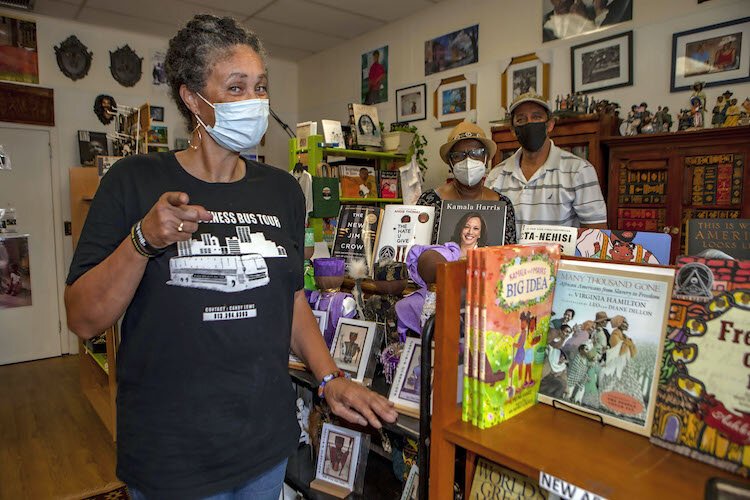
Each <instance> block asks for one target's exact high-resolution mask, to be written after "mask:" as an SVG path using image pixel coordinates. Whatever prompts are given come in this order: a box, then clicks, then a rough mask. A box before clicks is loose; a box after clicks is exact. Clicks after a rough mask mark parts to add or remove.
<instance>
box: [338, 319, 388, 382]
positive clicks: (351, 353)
mask: <svg viewBox="0 0 750 500" xmlns="http://www.w3.org/2000/svg"><path fill="white" fill-rule="evenodd" d="M376 334H377V323H375V322H374V321H363V320H359V319H350V318H341V319H339V323H338V325H336V333H335V334H334V336H333V342H332V343H331V356H332V357H333V360H334V361H335V362H336V366H338V367H339V368H340V369H341V370H343V371H345V372H346V373H348V374H349V375H350V376H351V378H352V380H354V381H355V382H359V383H360V384H362V383H364V381H365V377H366V376H367V372H368V368H369V365H370V360H371V358H372V346H373V344H374V341H375V336H376Z"/></svg>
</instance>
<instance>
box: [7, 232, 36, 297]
mask: <svg viewBox="0 0 750 500" xmlns="http://www.w3.org/2000/svg"><path fill="white" fill-rule="evenodd" d="M0 263H2V264H1V265H2V267H0V311H1V310H3V309H10V308H14V307H25V306H30V305H31V264H30V261H29V235H28V234H19V235H13V236H9V235H7V234H4V235H3V234H0Z"/></svg>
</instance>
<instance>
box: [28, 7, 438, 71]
mask: <svg viewBox="0 0 750 500" xmlns="http://www.w3.org/2000/svg"><path fill="white" fill-rule="evenodd" d="M440 1H441V0H156V1H155V0H125V1H123V0H36V1H35V2H34V8H33V11H34V12H36V13H39V14H44V15H47V16H52V17H56V18H62V19H71V20H75V21H80V22H83V23H86V24H92V25H95V26H106V27H110V28H118V29H122V30H127V31H134V32H137V33H145V34H148V35H156V36H161V37H164V38H169V37H171V36H172V35H173V34H174V33H175V32H176V31H177V29H178V28H179V27H180V26H182V25H183V24H184V23H185V22H186V21H187V20H188V19H190V18H191V17H192V16H194V15H195V14H199V13H210V14H215V15H217V16H230V17H234V18H235V19H238V20H239V21H240V22H241V23H243V24H244V25H245V26H247V27H248V28H250V29H252V30H254V31H255V32H256V33H258V35H259V36H260V38H261V40H263V42H264V43H265V44H266V48H267V49H268V52H269V53H270V55H271V56H272V57H277V58H280V59H287V60H292V61H296V60H299V59H302V58H305V57H307V56H309V55H312V54H314V53H316V52H320V51H322V50H325V49H327V48H329V47H333V46H336V45H339V44H341V43H343V42H345V41H347V40H350V39H352V38H355V37H358V36H360V35H362V34H364V33H367V32H368V31H372V30H374V29H377V28H379V27H381V26H384V25H386V24H388V23H391V22H393V21H396V20H398V19H401V18H404V17H406V16H408V15H410V14H413V13H415V12H417V11H420V10H422V9H426V8H428V7H430V6H431V5H434V4H435V3H438V2H440Z"/></svg>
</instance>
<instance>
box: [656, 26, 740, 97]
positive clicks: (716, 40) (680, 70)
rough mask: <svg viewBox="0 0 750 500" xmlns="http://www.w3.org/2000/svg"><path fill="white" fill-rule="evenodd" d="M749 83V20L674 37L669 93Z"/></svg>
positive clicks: (686, 32) (699, 29)
mask: <svg viewBox="0 0 750 500" xmlns="http://www.w3.org/2000/svg"><path fill="white" fill-rule="evenodd" d="M696 81H702V82H705V86H706V87H716V86H718V85H728V84H734V83H742V82H747V81H750V17H745V18H742V19H737V20H736V21H727V22H725V23H719V24H713V25H711V26H705V27H703V28H697V29H693V30H689V31H682V32H680V33H675V34H674V35H672V77H671V82H670V92H678V91H681V90H690V88H691V87H692V85H693V83H694V82H696Z"/></svg>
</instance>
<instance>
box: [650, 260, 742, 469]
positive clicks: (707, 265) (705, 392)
mask: <svg viewBox="0 0 750 500" xmlns="http://www.w3.org/2000/svg"><path fill="white" fill-rule="evenodd" d="M677 267H678V271H677V277H676V279H675V288H674V293H673V296H672V303H671V308H670V313H669V321H668V327H667V336H666V340H665V346H664V352H663V354H662V367H661V375H660V377H659V391H658V393H657V395H656V410H655V412H654V419H653V426H652V429H651V436H652V437H651V441H652V442H653V443H655V444H658V445H659V446H664V447H665V448H669V449H670V450H672V451H676V452H678V453H682V454H683V455H687V456H689V457H691V458H695V459H697V460H700V461H703V462H706V463H709V464H711V465H714V466H716V467H720V468H722V469H726V470H728V471H731V472H733V473H735V474H740V475H743V476H745V477H747V476H748V469H750V371H749V369H750V260H729V259H726V260H725V259H705V258H699V257H680V258H678V259H677Z"/></svg>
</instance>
